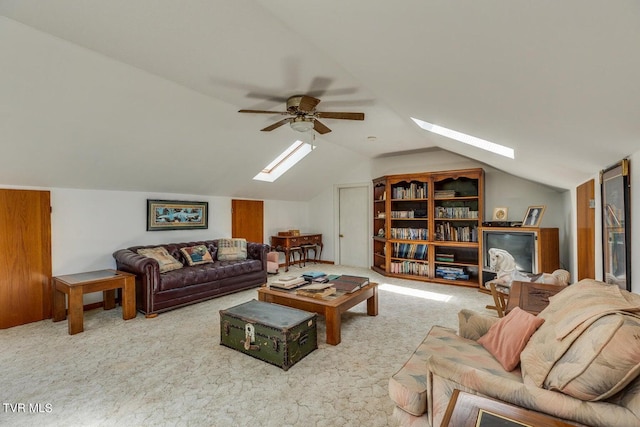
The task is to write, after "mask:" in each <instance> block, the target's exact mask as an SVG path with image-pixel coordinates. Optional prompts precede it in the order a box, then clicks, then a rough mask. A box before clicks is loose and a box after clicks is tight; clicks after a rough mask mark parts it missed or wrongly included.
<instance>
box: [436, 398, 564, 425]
mask: <svg viewBox="0 0 640 427" xmlns="http://www.w3.org/2000/svg"><path fill="white" fill-rule="evenodd" d="M493 426H500V427H530V426H545V427H576V426H575V425H574V424H569V423H567V422H565V421H563V420H560V419H558V418H554V417H552V416H550V415H546V414H543V413H541V412H536V411H532V410H530V409H525V408H521V407H519V406H514V405H510V404H508V403H505V402H502V401H499V400H494V399H490V398H488V397H483V396H477V395H475V394H471V393H465V392H463V391H460V390H454V391H453V395H452V396H451V400H449V405H448V406H447V411H446V412H445V414H444V418H443V419H442V424H440V427H493Z"/></svg>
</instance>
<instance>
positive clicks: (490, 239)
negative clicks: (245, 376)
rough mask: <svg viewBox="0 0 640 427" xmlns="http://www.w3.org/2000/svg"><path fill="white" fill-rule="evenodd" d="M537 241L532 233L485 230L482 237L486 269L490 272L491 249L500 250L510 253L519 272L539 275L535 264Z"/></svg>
mask: <svg viewBox="0 0 640 427" xmlns="http://www.w3.org/2000/svg"><path fill="white" fill-rule="evenodd" d="M535 239H536V236H535V234H534V233H532V232H507V231H504V232H503V231H489V230H484V231H483V236H482V242H483V257H484V269H485V270H489V249H491V248H499V249H504V250H505V251H507V252H509V253H510V254H511V256H512V257H513V259H514V260H515V262H516V267H517V269H518V271H521V272H523V273H537V271H535V270H536V263H535Z"/></svg>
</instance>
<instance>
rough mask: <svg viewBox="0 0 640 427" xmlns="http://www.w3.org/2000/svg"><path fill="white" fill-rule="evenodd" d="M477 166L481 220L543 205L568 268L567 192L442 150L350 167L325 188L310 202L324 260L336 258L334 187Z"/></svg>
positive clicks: (545, 222) (518, 217) (514, 216)
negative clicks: (500, 211) (496, 212)
mask: <svg viewBox="0 0 640 427" xmlns="http://www.w3.org/2000/svg"><path fill="white" fill-rule="evenodd" d="M477 167H482V168H483V169H484V170H485V218H488V219H491V215H492V214H493V208H494V207H507V208H509V212H508V220H510V221H522V219H523V218H524V215H525V213H526V210H527V207H528V206H532V205H546V206H547V209H546V212H545V214H544V216H543V218H542V223H541V224H542V226H543V227H558V228H559V229H560V263H561V265H562V266H563V268H566V269H567V270H569V271H571V268H572V263H571V258H570V254H571V248H570V244H571V242H572V240H573V237H572V236H573V234H572V230H573V228H571V227H570V226H569V222H570V220H569V219H568V217H569V214H568V212H569V211H567V210H566V209H567V207H568V205H569V204H570V203H569V202H570V198H571V195H570V192H568V191H560V190H557V189H554V188H551V187H548V186H545V185H542V184H538V183H535V182H532V181H527V180H524V179H521V178H517V177H514V176H513V175H509V174H506V173H504V172H501V171H499V170H497V169H494V168H491V167H489V166H487V165H485V164H482V163H479V162H476V161H474V160H471V159H468V158H466V157H462V156H459V155H457V154H454V153H450V152H447V151H443V150H428V151H425V152H419V153H411V154H406V155H398V156H388V157H380V158H377V159H374V160H373V161H372V162H371V165H370V167H368V168H367V167H354V168H353V170H352V173H351V175H350V176H349V179H350V181H343V182H341V183H334V188H333V189H332V188H327V189H326V190H325V191H324V192H322V193H321V194H320V195H318V196H317V197H316V198H314V199H313V200H311V201H310V202H309V206H310V213H309V215H310V218H311V223H312V224H323V226H322V227H323V228H322V230H319V231H321V232H322V233H323V240H324V242H325V249H324V252H323V259H329V260H334V259H335V257H336V250H337V249H336V245H337V233H336V230H337V224H336V222H337V215H334V210H335V209H334V207H335V206H337V201H336V200H335V194H336V191H335V187H336V186H338V185H349V184H358V183H363V182H365V183H366V182H369V183H370V182H371V180H372V179H374V178H377V177H380V176H384V175H394V174H403V173H419V172H428V171H439V170H453V169H467V168H477ZM370 216H372V213H371V215H370ZM329 218H332V223H327V221H328V219H329ZM372 233H373V230H372Z"/></svg>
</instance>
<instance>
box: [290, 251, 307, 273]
mask: <svg viewBox="0 0 640 427" xmlns="http://www.w3.org/2000/svg"><path fill="white" fill-rule="evenodd" d="M296 254H298V267H300V268H302V262H303V255H304V252H303V250H302V247H301V246H293V247H291V248H289V256H290V258H291V259H290V261H289V264H290V265H295V264H296Z"/></svg>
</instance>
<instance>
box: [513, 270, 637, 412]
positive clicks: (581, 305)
mask: <svg viewBox="0 0 640 427" xmlns="http://www.w3.org/2000/svg"><path fill="white" fill-rule="evenodd" d="M639 310H640V296H638V295H636V294H632V293H631V292H627V291H624V290H622V289H620V288H619V287H618V286H617V285H607V284H605V283H603V282H598V281H595V280H591V279H584V280H581V281H580V282H578V283H576V284H574V285H571V286H568V287H567V288H566V289H564V290H563V291H562V292H560V293H558V294H556V295H554V296H552V297H551V298H550V303H549V306H547V308H545V309H544V310H543V311H542V312H541V313H540V314H539V316H540V317H542V318H544V319H545V323H544V324H543V325H542V326H541V327H540V329H539V330H538V332H537V333H536V334H535V335H533V336H532V337H531V340H530V341H529V344H527V347H526V348H525V349H524V351H523V352H522V355H521V362H522V372H523V376H524V380H525V382H526V383H529V384H533V385H536V386H537V387H545V388H548V389H552V390H558V391H562V392H563V393H566V394H568V395H570V396H574V397H576V398H579V399H582V400H594V401H595V400H603V399H607V398H608V397H610V396H612V395H613V394H615V393H616V392H617V391H619V390H621V389H622V388H624V387H625V386H626V385H627V384H629V383H630V382H631V381H632V380H633V379H634V378H636V377H637V376H638V374H640V366H639V364H640V344H639V343H638V342H637V341H638V340H637V339H636V338H635V336H637V335H638V326H639V324H640V316H638V311H639ZM568 312H569V314H568ZM594 332H596V333H594Z"/></svg>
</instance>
